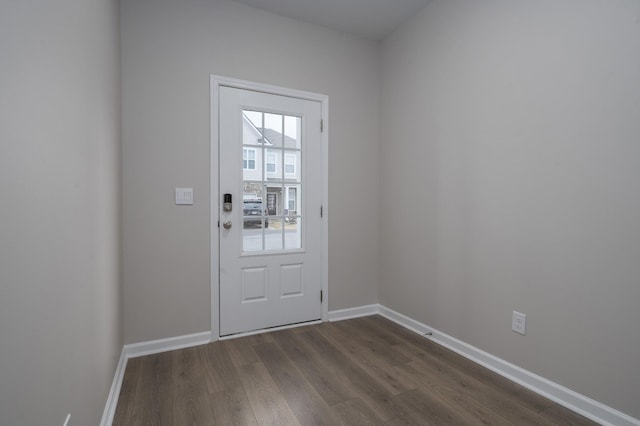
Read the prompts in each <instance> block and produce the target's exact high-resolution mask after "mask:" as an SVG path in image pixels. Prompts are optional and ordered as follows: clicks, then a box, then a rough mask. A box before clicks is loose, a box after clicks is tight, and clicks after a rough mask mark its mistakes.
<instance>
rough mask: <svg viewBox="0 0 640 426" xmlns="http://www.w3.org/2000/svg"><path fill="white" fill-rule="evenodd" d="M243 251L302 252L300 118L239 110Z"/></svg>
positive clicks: (302, 183)
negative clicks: (240, 113)
mask: <svg viewBox="0 0 640 426" xmlns="http://www.w3.org/2000/svg"><path fill="white" fill-rule="evenodd" d="M242 126H243V130H242V135H243V137H242V169H243V174H242V176H243V177H242V179H243V182H242V184H243V193H242V201H243V232H242V238H243V244H242V247H243V251H244V252H246V253H256V252H264V251H283V250H299V249H301V248H302V209H301V205H302V204H301V200H302V191H303V188H304V182H303V179H302V176H303V174H302V164H301V163H302V158H303V157H302V138H301V136H302V118H301V117H296V116H291V115H286V114H274V113H267V112H262V111H255V110H243V111H242Z"/></svg>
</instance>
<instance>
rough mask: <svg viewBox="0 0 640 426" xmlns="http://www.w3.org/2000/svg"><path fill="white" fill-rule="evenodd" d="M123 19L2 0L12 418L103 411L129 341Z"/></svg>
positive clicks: (0, 77)
mask: <svg viewBox="0 0 640 426" xmlns="http://www.w3.org/2000/svg"><path fill="white" fill-rule="evenodd" d="M118 20H119V16H118V2H117V1H115V0H87V1H70V0H60V1H56V2H51V1H48V0H35V1H27V2H25V1H19V0H15V1H14V0H9V1H4V2H3V3H2V6H0V61H1V65H0V94H1V96H0V117H1V118H0V122H1V125H0V181H1V182H2V185H0V200H2V201H0V413H1V419H0V423H2V424H6V425H61V424H62V423H63V422H64V420H65V418H66V416H67V413H71V422H70V424H71V425H95V424H98V423H99V421H100V417H101V415H102V411H103V410H104V406H105V401H106V399H107V393H108V391H109V387H110V385H111V381H112V380H113V373H114V371H115V367H116V363H117V360H118V357H119V355H120V351H121V349H122V342H123V340H122V320H121V318H122V312H121V271H120V269H121V268H120V263H121V262H120V254H121V253H120V248H121V244H120V243H121V242H120V175H121V168H120V96H119V93H120V82H119V26H118Z"/></svg>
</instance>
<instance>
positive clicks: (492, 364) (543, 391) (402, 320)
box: [378, 305, 640, 426]
mask: <svg viewBox="0 0 640 426" xmlns="http://www.w3.org/2000/svg"><path fill="white" fill-rule="evenodd" d="M378 313H379V314H380V315H382V316H383V317H385V318H387V319H389V320H391V321H393V322H395V323H397V324H399V325H401V326H403V327H405V328H407V329H409V330H412V331H414V332H416V333H418V334H421V335H425V333H427V332H431V335H428V336H425V337H426V338H428V339H430V340H432V341H434V342H436V343H438V344H440V345H442V346H444V347H446V348H448V349H451V350H452V351H454V352H456V353H458V354H460V355H462V356H464V357H465V358H468V359H470V360H471V361H473V362H475V363H477V364H480V365H482V366H483V367H486V368H488V369H489V370H491V371H494V372H496V373H498V374H500V375H501V376H504V377H506V378H507V379H509V380H511V381H514V382H516V383H518V384H520V385H522V386H524V387H526V388H527V389H530V390H532V391H533V392H536V393H538V394H540V395H542V396H544V397H546V398H548V399H550V400H552V401H554V402H557V403H558V404H560V405H562V406H564V407H566V408H568V409H570V410H572V411H575V412H576V413H579V414H581V415H583V416H585V417H587V418H589V419H591V420H593V421H595V422H597V423H600V424H602V425H611V426H614V425H615V426H640V420H638V419H635V418H633V417H631V416H628V415H626V414H624V413H622V412H620V411H618V410H616V409H614V408H611V407H609V406H606V405H604V404H602V403H600V402H598V401H596V400H593V399H591V398H589V397H587V396H584V395H581V394H579V393H577V392H574V391H572V390H571V389H568V388H566V387H564V386H562V385H559V384H557V383H554V382H552V381H551V380H548V379H545V378H544V377H541V376H538V375H537V374H534V373H532V372H530V371H527V370H525V369H523V368H520V367H518V366H517V365H514V364H511V363H510V362H507V361H505V360H503V359H500V358H498V357H496V356H493V355H491V354H490V353H487V352H485V351H483V350H481V349H478V348H476V347H475V346H471V345H469V344H468V343H465V342H463V341H461V340H458V339H456V338H455V337H452V336H449V335H448V334H445V333H442V332H440V331H438V330H436V329H434V328H432V327H429V326H427V325H425V324H422V323H420V322H418V321H415V320H413V319H411V318H409V317H407V316H405V315H402V314H400V313H398V312H396V311H393V310H391V309H389V308H387V307H385V306H382V305H379V306H378Z"/></svg>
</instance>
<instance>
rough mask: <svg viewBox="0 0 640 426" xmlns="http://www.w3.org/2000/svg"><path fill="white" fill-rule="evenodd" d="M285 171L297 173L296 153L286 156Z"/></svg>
mask: <svg viewBox="0 0 640 426" xmlns="http://www.w3.org/2000/svg"><path fill="white" fill-rule="evenodd" d="M284 172H285V173H287V174H291V175H292V174H295V173H296V156H295V155H285V156H284Z"/></svg>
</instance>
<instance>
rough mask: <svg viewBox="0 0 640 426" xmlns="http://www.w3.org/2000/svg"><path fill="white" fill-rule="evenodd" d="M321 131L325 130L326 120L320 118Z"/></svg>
mask: <svg viewBox="0 0 640 426" xmlns="http://www.w3.org/2000/svg"><path fill="white" fill-rule="evenodd" d="M320 132H324V120H322V119H321V120H320Z"/></svg>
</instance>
